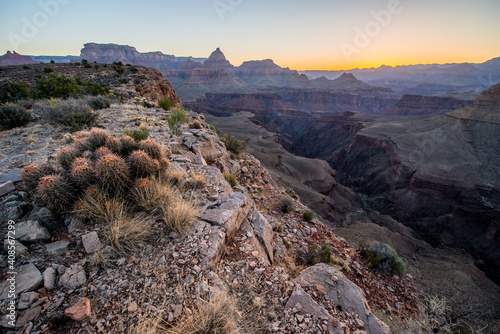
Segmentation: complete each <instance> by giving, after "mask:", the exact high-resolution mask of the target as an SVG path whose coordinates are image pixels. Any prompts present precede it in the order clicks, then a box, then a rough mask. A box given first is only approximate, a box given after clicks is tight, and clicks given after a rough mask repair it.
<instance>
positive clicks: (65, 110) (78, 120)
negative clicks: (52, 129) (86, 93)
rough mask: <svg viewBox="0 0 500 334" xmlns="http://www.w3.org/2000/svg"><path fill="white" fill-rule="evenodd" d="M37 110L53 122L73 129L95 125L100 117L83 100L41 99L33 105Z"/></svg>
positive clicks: (78, 129)
mask: <svg viewBox="0 0 500 334" xmlns="http://www.w3.org/2000/svg"><path fill="white" fill-rule="evenodd" d="M33 109H34V111H35V112H37V113H39V114H40V115H41V117H43V118H45V119H47V120H48V121H50V122H51V123H53V124H60V125H63V126H66V127H69V128H70V130H71V131H73V132H74V131H80V130H82V129H84V128H88V127H90V126H92V125H94V124H95V123H96V121H97V119H98V117H99V114H98V113H97V112H94V111H93V110H92V108H90V107H89V106H88V105H86V104H85V103H84V102H83V101H81V100H74V99H68V100H51V101H50V102H49V103H47V102H45V101H43V102H42V101H40V102H37V103H35V105H34V106H33Z"/></svg>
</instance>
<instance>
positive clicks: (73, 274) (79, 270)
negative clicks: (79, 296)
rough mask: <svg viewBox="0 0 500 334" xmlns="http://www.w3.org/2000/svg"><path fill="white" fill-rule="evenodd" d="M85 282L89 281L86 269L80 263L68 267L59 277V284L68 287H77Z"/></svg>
mask: <svg viewBox="0 0 500 334" xmlns="http://www.w3.org/2000/svg"><path fill="white" fill-rule="evenodd" d="M85 283H87V275H86V274H85V269H84V268H83V266H81V265H79V264H78V263H77V264H74V265H72V266H71V267H69V268H67V269H66V271H65V272H64V274H63V275H62V276H61V278H60V279H59V285H60V286H63V287H66V288H68V289H76V288H78V287H80V286H82V285H83V284H85Z"/></svg>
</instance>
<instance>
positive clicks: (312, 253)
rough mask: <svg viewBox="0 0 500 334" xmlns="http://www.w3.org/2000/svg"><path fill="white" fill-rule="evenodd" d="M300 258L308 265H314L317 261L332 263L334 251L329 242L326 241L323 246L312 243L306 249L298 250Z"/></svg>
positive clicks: (300, 260)
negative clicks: (319, 246)
mask: <svg viewBox="0 0 500 334" xmlns="http://www.w3.org/2000/svg"><path fill="white" fill-rule="evenodd" d="M298 260H299V262H302V263H303V264H305V265H307V266H314V265H315V264H317V263H320V262H323V263H331V262H332V251H331V249H330V247H329V246H328V244H326V243H324V244H323V245H322V246H321V248H318V246H317V245H316V244H312V245H310V246H309V247H308V249H307V250H306V251H299V252H298Z"/></svg>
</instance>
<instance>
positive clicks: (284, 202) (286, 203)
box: [280, 197, 295, 213]
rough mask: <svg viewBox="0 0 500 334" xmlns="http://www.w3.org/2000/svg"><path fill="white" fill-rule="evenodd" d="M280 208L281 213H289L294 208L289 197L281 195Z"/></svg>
mask: <svg viewBox="0 0 500 334" xmlns="http://www.w3.org/2000/svg"><path fill="white" fill-rule="evenodd" d="M280 208H281V211H282V212H283V213H289V212H292V211H293V209H295V204H294V203H293V200H292V199H291V198H290V197H283V198H282V199H281V200H280Z"/></svg>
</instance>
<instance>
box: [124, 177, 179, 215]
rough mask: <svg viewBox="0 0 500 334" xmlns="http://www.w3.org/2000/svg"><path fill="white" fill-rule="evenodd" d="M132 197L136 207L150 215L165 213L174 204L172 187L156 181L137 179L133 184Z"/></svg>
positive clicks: (174, 194) (167, 183)
mask: <svg viewBox="0 0 500 334" xmlns="http://www.w3.org/2000/svg"><path fill="white" fill-rule="evenodd" d="M133 196H134V199H135V202H136V203H137V205H138V206H139V207H140V208H141V209H143V210H145V211H146V212H148V213H151V214H157V213H162V212H167V211H168V207H169V206H170V205H171V204H172V203H173V202H174V199H175V197H176V192H175V190H174V186H173V185H172V184H171V183H169V182H165V181H161V180H157V179H152V180H151V179H138V180H137V181H136V182H135V187H134V190H133Z"/></svg>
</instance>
